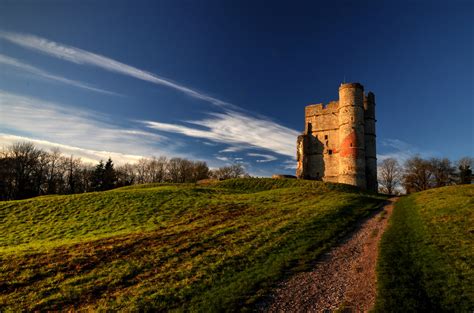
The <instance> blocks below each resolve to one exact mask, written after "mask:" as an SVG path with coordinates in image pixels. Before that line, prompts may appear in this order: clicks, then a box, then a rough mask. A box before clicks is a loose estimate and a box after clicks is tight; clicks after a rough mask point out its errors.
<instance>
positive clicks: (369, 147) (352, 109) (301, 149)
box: [296, 83, 377, 191]
mask: <svg viewBox="0 0 474 313" xmlns="http://www.w3.org/2000/svg"><path fill="white" fill-rule="evenodd" d="M375 122H376V120H375V96H374V94H373V93H372V92H369V93H368V94H367V95H364V87H363V86H362V85H361V84H359V83H349V84H341V86H340V87H339V101H332V102H330V103H329V104H327V105H323V104H312V105H308V106H307V107H306V108H305V131H304V133H303V134H302V135H300V136H298V140H297V162H298V164H297V169H296V176H297V177H298V178H304V179H317V180H323V181H330V182H339V183H345V184H350V185H354V186H358V187H360V188H362V189H367V190H371V191H377V159H376V148H375V144H376V143H375Z"/></svg>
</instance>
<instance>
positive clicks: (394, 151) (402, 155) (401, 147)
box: [377, 138, 438, 164]
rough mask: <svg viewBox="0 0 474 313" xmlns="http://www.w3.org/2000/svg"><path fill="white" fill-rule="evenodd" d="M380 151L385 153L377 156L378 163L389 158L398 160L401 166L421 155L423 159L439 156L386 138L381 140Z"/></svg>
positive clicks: (397, 140) (433, 152) (398, 140)
mask: <svg viewBox="0 0 474 313" xmlns="http://www.w3.org/2000/svg"><path fill="white" fill-rule="evenodd" d="M379 145H380V147H379V148H377V149H379V150H383V151H384V152H383V153H378V154H377V161H379V162H380V161H383V160H385V159H388V158H393V159H396V160H397V161H398V162H399V163H400V164H403V163H404V162H405V161H406V160H407V159H409V158H411V157H413V156H415V155H419V156H421V157H423V158H429V157H434V156H436V155H438V153H437V152H435V151H430V150H423V149H421V148H419V147H416V146H414V145H412V144H409V143H407V142H405V141H402V140H400V139H390V138H385V139H381V140H379Z"/></svg>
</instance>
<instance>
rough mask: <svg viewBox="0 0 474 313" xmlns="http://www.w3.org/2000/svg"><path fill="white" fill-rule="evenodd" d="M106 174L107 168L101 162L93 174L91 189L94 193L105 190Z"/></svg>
mask: <svg viewBox="0 0 474 313" xmlns="http://www.w3.org/2000/svg"><path fill="white" fill-rule="evenodd" d="M104 172H105V166H104V162H103V161H102V160H100V162H99V164H97V165H96V167H95V169H94V172H92V177H91V188H92V190H94V191H101V190H104V189H103V188H104Z"/></svg>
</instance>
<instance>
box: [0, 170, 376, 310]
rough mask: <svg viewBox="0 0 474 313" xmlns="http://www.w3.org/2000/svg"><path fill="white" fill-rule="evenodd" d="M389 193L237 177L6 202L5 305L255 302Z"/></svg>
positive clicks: (1, 246)
mask: <svg viewBox="0 0 474 313" xmlns="http://www.w3.org/2000/svg"><path fill="white" fill-rule="evenodd" d="M383 200H384V198H383V197H380V196H376V195H373V194H369V193H360V192H358V191H357V189H355V188H353V187H350V186H345V185H337V184H327V183H321V182H313V181H297V180H290V179H288V180H271V179H236V180H229V181H223V182H218V183H215V184H211V185H209V186H205V187H204V186H198V185H192V184H187V185H170V184H168V185H160V184H154V185H142V186H136V187H126V188H121V189H116V190H113V191H108V192H97V193H87V194H80V195H70V196H45V197H38V198H34V199H29V200H22V201H8V202H1V203H0V234H1V236H0V268H1V270H0V311H2V312H3V311H19V310H28V311H31V310H41V311H45V310H70V309H80V310H82V309H84V310H111V311H115V310H127V311H146V310H153V311H206V312H210V311H222V310H226V311H233V310H237V309H245V308H251V307H252V304H253V303H254V302H255V301H256V300H257V299H259V297H261V296H263V295H265V294H266V293H267V292H268V290H269V288H270V287H271V286H272V285H273V284H274V283H275V282H277V281H278V280H280V279H282V278H283V277H284V276H285V275H288V274H290V273H292V272H295V271H299V270H303V269H305V268H307V267H308V266H309V265H310V264H311V262H313V261H314V260H315V258H316V257H317V256H318V255H320V254H321V253H322V251H324V250H325V249H327V248H328V247H329V246H331V245H332V244H333V243H334V242H335V241H336V240H337V239H338V238H340V237H342V236H343V235H344V234H345V233H347V231H349V230H350V229H351V227H352V225H354V222H355V221H356V220H358V219H360V218H361V217H363V216H366V215H367V214H369V213H370V212H371V211H372V210H374V209H375V208H377V207H378V206H379V205H380V204H381V203H382V201H383Z"/></svg>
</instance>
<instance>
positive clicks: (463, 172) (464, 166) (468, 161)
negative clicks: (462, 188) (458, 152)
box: [458, 157, 474, 184]
mask: <svg viewBox="0 0 474 313" xmlns="http://www.w3.org/2000/svg"><path fill="white" fill-rule="evenodd" d="M473 164H474V159H473V158H470V157H464V158H461V159H460V160H459V161H458V169H459V184H470V183H471V181H472V166H473Z"/></svg>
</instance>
